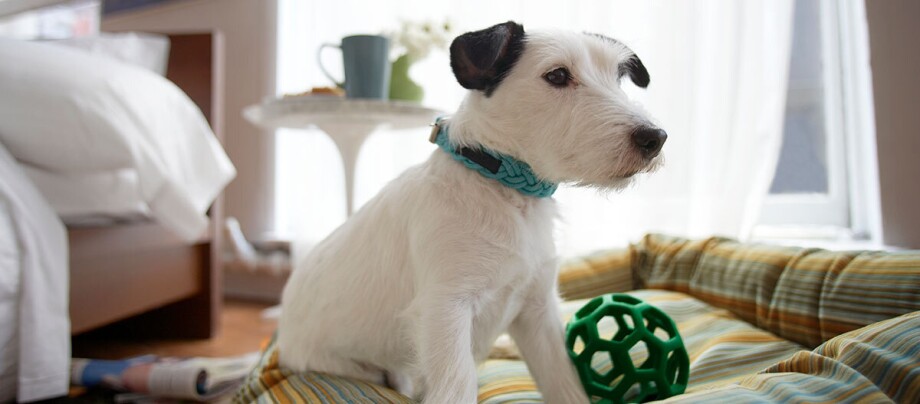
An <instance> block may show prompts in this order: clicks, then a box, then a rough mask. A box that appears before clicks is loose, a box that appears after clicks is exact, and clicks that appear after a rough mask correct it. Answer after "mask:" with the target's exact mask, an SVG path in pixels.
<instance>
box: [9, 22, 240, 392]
mask: <svg viewBox="0 0 920 404" xmlns="http://www.w3.org/2000/svg"><path fill="white" fill-rule="evenodd" d="M125 38H130V39H131V40H132V41H133V42H134V44H135V45H136V44H137V37H128V36H125ZM151 38H153V39H152V40H153V41H154V42H156V43H157V44H162V42H163V41H164V40H165V37H151ZM111 39H112V38H108V39H107V40H106V44H105V45H106V46H105V47H103V48H102V51H101V52H102V53H103V55H100V54H98V53H99V52H100V51H99V48H98V47H94V46H92V45H87V43H86V42H85V41H81V42H79V43H77V45H78V46H79V47H81V48H83V49H74V48H66V47H63V46H62V45H61V44H50V43H35V42H23V41H16V40H8V39H0V61H3V62H0V324H3V325H4V326H3V327H0V347H2V349H0V402H4V401H6V400H9V399H11V398H12V397H13V395H15V396H16V398H17V399H18V400H21V401H30V400H34V399H40V398H47V397H53V396H56V395H62V394H65V393H66V388H67V373H68V371H69V369H68V368H67V366H68V364H69V357H70V349H69V348H70V345H69V343H70V335H71V334H76V333H80V332H83V331H87V330H90V329H94V328H97V327H100V326H103V325H106V324H110V323H112V322H115V321H119V320H123V319H125V318H128V317H133V318H135V319H137V318H138V315H139V314H140V315H141V316H140V317H142V318H143V321H135V322H134V323H133V324H132V323H131V322H130V321H128V322H127V323H126V322H124V321H122V322H121V323H120V324H123V325H124V327H128V328H129V329H130V330H131V332H144V333H146V334H148V335H149V334H150V333H156V334H160V335H183V336H192V337H208V336H210V335H211V334H212V333H213V331H214V328H215V327H216V320H217V315H218V310H219V307H220V299H219V298H220V296H219V295H220V292H219V291H220V289H219V286H218V285H219V284H218V279H219V278H218V275H217V265H216V264H217V261H216V259H215V257H216V254H217V251H218V249H219V247H218V244H219V239H220V238H219V235H220V232H219V231H218V228H219V227H218V224H219V222H220V220H221V217H220V213H221V204H220V198H219V195H220V192H221V190H222V189H223V188H224V187H225V186H226V184H227V183H228V182H229V181H230V180H231V179H232V178H233V177H234V176H235V170H234V168H233V165H232V164H231V163H230V160H229V159H228V158H227V156H226V154H225V153H224V151H223V148H222V147H221V145H220V137H219V136H217V135H215V133H214V132H212V131H211V128H210V127H209V125H208V119H207V118H209V117H210V116H212V114H214V111H215V110H216V109H219V105H220V103H219V100H216V99H214V97H213V94H214V93H215V91H214V90H215V86H214V85H215V78H216V77H219V74H216V73H215V70H216V69H217V66H218V64H216V63H214V62H215V60H216V56H217V55H219V52H217V50H216V49H215V46H216V43H217V41H215V37H214V35H212V34H210V33H207V34H190V35H171V36H170V39H171V45H170V46H169V47H167V49H168V50H169V58H168V59H166V58H164V59H163V60H162V63H160V62H157V61H156V60H153V61H151V59H150V54H149V53H145V52H140V53H139V55H142V56H144V58H142V59H143V60H142V63H138V64H134V65H132V64H131V63H130V62H131V60H130V59H131V58H130V54H128V55H129V56H127V57H126V56H125V53H124V52H121V53H120V54H119V55H115V56H116V57H114V58H113V57H112V55H111V52H110V51H111V50H112V49H119V48H118V46H117V44H115V42H118V41H114V42H113V41H112V40H111ZM87 49H88V50H90V51H92V52H96V53H97V54H95V55H94V54H92V52H87ZM126 62H127V63H126ZM167 62H168V68H167V69H166V71H165V74H166V78H164V77H162V76H160V75H158V74H157V73H155V72H152V71H151V68H150V65H152V66H157V65H158V64H163V65H166V64H167ZM153 70H156V69H153ZM167 79H168V80H167ZM180 88H181V89H180ZM183 90H184V91H183ZM65 224H66V227H65ZM8 324H9V325H12V326H10V327H8V326H7V325H8Z"/></svg>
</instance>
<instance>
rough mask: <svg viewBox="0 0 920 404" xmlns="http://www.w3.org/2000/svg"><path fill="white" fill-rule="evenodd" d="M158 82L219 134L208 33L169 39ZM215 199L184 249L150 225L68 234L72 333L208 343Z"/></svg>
mask: <svg viewBox="0 0 920 404" xmlns="http://www.w3.org/2000/svg"><path fill="white" fill-rule="evenodd" d="M169 37H170V40H171V46H170V55H169V65H168V69H167V73H166V77H167V78H168V79H170V80H171V81H172V82H174V83H176V85H178V86H179V87H180V88H182V89H183V90H184V91H185V92H186V93H187V94H188V95H189V97H190V98H191V99H192V100H193V101H194V102H195V103H196V104H197V105H198V106H199V107H200V108H201V110H202V112H203V113H204V115H205V117H206V118H207V119H208V121H209V122H211V123H212V127H213V128H214V132H215V133H216V134H217V136H218V139H220V140H221V142H222V141H223V136H222V133H221V130H220V129H221V128H220V124H219V122H220V119H219V117H220V112H221V111H220V108H219V105H220V98H219V95H220V93H219V91H217V90H218V89H219V86H217V85H215V83H217V82H218V79H219V74H220V71H219V69H218V68H217V67H219V63H218V62H219V60H220V56H221V55H220V46H219V45H220V41H219V37H218V36H217V35H216V34H212V33H202V34H178V35H169ZM222 207H223V200H222V197H218V199H217V200H216V201H215V202H214V204H213V205H212V206H211V208H210V211H209V216H210V218H211V221H210V225H209V226H208V234H207V235H205V236H204V237H202V239H200V240H199V241H198V242H196V243H194V244H192V245H189V244H188V243H185V242H183V241H181V240H180V239H179V238H178V237H176V236H174V235H173V234H172V233H170V232H169V231H168V230H166V229H165V228H163V227H162V226H160V225H159V224H157V223H154V222H152V221H144V222H137V223H126V224H116V225H112V226H98V227H73V228H68V237H69V241H70V321H71V334H72V335H76V334H80V333H83V332H86V331H89V330H93V329H96V328H99V327H102V326H107V327H105V328H104V329H103V330H100V331H101V332H105V333H109V332H112V333H116V334H120V335H127V336H138V337H145V338H146V337H176V338H209V337H211V336H213V335H215V333H216V332H217V329H218V326H219V324H218V322H219V319H220V310H221V297H222V296H221V294H222V293H221V276H220V275H221V272H220V265H219V264H220V254H219V253H220V251H221V235H222V226H221V225H222V222H223V215H222V214H223V212H222Z"/></svg>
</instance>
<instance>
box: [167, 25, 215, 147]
mask: <svg viewBox="0 0 920 404" xmlns="http://www.w3.org/2000/svg"><path fill="white" fill-rule="evenodd" d="M166 35H168V36H169V42H170V47H169V64H168V65H167V68H166V78H167V79H169V80H170V81H172V82H173V83H175V84H176V85H177V86H179V88H181V89H182V90H183V91H185V93H186V94H188V96H189V98H191V99H192V101H194V102H195V104H196V105H198V108H201V112H202V113H204V116H205V118H207V120H208V123H210V124H211V127H212V128H213V129H214V133H215V134H217V137H218V138H219V139H220V140H221V141H223V134H222V133H221V132H222V131H221V130H220V129H221V128H220V122H221V120H220V118H221V117H220V114H221V110H220V108H219V99H220V93H219V91H218V88H217V86H216V83H217V82H218V78H219V77H217V76H218V75H219V74H220V71H219V69H216V68H215V67H219V66H220V64H219V63H214V62H215V60H216V59H217V58H218V57H219V56H220V55H218V54H217V51H218V49H217V46H215V45H216V43H215V41H217V40H218V37H217V35H216V34H214V33H210V32H206V33H200V34H199V33H196V34H166Z"/></svg>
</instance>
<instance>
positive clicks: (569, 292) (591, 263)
mask: <svg viewBox="0 0 920 404" xmlns="http://www.w3.org/2000/svg"><path fill="white" fill-rule="evenodd" d="M631 263H632V261H631V260H630V256H629V250H626V249H616V250H607V251H600V252H597V253H594V254H592V255H588V256H584V257H576V258H572V259H569V260H568V261H566V262H564V263H563V264H562V266H561V267H560V269H559V295H560V296H562V298H563V299H566V300H573V299H587V298H592V297H595V296H600V295H603V294H605V293H614V292H626V291H628V290H634V289H636V285H635V284H634V283H633V282H634V281H633V279H634V277H633V273H632V265H631Z"/></svg>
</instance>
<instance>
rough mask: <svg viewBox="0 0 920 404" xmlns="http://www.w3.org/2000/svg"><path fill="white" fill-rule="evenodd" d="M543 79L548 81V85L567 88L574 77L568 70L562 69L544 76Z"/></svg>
mask: <svg viewBox="0 0 920 404" xmlns="http://www.w3.org/2000/svg"><path fill="white" fill-rule="evenodd" d="M543 79H544V80H546V82H547V83H549V84H551V85H553V87H565V86H567V85H568V84H569V81H570V80H572V75H571V74H570V73H569V70H568V69H566V68H564V67H560V68H558V69H553V70H551V71H550V72H549V73H546V74H544V75H543Z"/></svg>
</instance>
